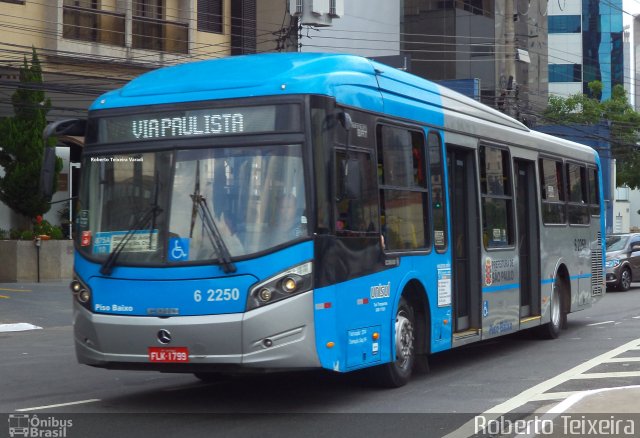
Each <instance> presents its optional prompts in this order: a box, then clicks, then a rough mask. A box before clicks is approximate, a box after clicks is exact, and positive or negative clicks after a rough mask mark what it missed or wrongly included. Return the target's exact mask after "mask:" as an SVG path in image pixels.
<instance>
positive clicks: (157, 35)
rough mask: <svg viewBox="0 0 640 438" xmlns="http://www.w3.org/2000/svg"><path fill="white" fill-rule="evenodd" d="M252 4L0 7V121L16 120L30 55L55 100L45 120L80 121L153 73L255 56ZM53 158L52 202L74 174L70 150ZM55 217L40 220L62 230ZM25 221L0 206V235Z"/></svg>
mask: <svg viewBox="0 0 640 438" xmlns="http://www.w3.org/2000/svg"><path fill="white" fill-rule="evenodd" d="M255 3H256V0H251V1H249V0H100V1H98V0H48V1H33V0H0V61H2V62H0V96H1V97H0V117H8V116H12V115H13V108H12V105H11V95H12V94H13V93H14V91H15V89H16V87H17V86H18V84H19V77H18V71H19V68H20V67H21V66H22V65H23V63H24V60H25V58H26V59H27V60H28V59H30V58H31V51H32V48H35V49H36V51H37V54H38V57H39V60H40V62H41V65H42V69H43V79H44V89H45V92H46V95H47V97H48V98H50V99H51V101H52V108H51V111H50V112H49V114H48V118H49V121H55V120H61V119H65V118H73V117H83V116H85V115H86V111H87V108H88V107H89V105H90V103H91V102H92V101H93V100H94V99H95V98H96V97H98V96H99V95H101V94H102V93H104V92H105V91H108V90H111V89H114V88H117V87H119V86H121V85H123V84H124V83H125V82H127V81H128V80H130V79H132V78H133V77H135V76H137V75H139V74H141V73H143V72H145V71H148V70H150V69H153V68H157V67H160V66H165V65H172V64H177V63H180V62H185V61H187V60H197V59H206V58H212V57H224V56H228V55H230V54H237V53H245V52H253V51H255V30H256V28H255ZM232 16H233V17H234V18H235V20H232ZM245 16H248V17H253V21H251V18H248V19H247V20H249V21H248V22H250V23H251V26H250V27H249V29H248V31H246V32H245V31H242V32H236V33H234V32H233V31H232V29H234V26H238V25H239V24H243V23H245V22H247V21H246V20H245V18H244V17H245ZM67 146H68V145H67ZM0 147H2V144H1V139H0ZM58 155H59V156H61V157H62V158H63V160H64V163H65V167H64V169H63V171H62V176H61V179H60V182H61V183H62V184H61V187H62V188H64V190H61V191H60V192H58V193H56V194H55V195H54V198H53V200H54V201H59V200H63V199H66V198H69V197H71V195H73V194H74V193H73V188H74V186H75V184H74V182H73V174H74V173H76V174H77V173H78V170H77V167H76V166H74V161H77V158H78V157H76V156H75V155H77V154H74V153H73V147H71V148H70V147H64V146H63V147H61V148H60V149H59V151H58ZM74 169H75V170H74ZM2 172H3V170H2V169H0V175H2ZM76 181H77V178H76ZM60 210H64V203H60V204H54V205H53V206H52V208H51V210H50V212H49V213H47V215H46V216H45V218H46V219H47V220H49V221H50V222H51V223H54V224H57V223H60V222H61V220H62V219H64V218H63V217H62V216H63V214H62V213H59V212H60ZM25 220H28V219H26V218H21V217H19V216H18V215H16V214H15V213H14V212H12V211H11V210H10V209H9V208H8V207H6V206H5V205H3V204H1V203H0V229H3V230H9V229H11V228H18V227H23V226H25Z"/></svg>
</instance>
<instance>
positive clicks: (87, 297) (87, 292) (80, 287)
mask: <svg viewBox="0 0 640 438" xmlns="http://www.w3.org/2000/svg"><path fill="white" fill-rule="evenodd" d="M69 288H71V293H72V294H73V296H74V298H75V299H76V301H77V302H78V303H79V304H80V305H81V306H82V307H84V308H85V309H87V310H91V307H92V306H91V289H90V288H89V286H87V285H86V284H84V283H83V282H82V281H80V280H79V279H78V277H77V276H75V275H74V279H73V281H72V282H71V284H70V285H69Z"/></svg>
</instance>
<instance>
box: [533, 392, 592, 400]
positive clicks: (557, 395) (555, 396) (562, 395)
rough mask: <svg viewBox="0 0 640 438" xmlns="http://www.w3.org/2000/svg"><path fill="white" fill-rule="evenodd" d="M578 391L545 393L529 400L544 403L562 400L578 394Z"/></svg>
mask: <svg viewBox="0 0 640 438" xmlns="http://www.w3.org/2000/svg"><path fill="white" fill-rule="evenodd" d="M579 393H580V391H566V392H545V393H544V394H540V395H538V396H536V397H534V398H532V399H531V401H545V400H564V399H566V398H568V397H570V396H572V395H574V394H579Z"/></svg>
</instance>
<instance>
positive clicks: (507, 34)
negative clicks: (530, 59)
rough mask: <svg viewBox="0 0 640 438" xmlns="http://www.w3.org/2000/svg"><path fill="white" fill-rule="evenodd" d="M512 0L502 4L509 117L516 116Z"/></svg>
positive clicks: (514, 34)
mask: <svg viewBox="0 0 640 438" xmlns="http://www.w3.org/2000/svg"><path fill="white" fill-rule="evenodd" d="M513 2H514V0H505V5H504V20H505V21H504V63H505V76H506V77H507V86H506V87H507V89H506V92H505V94H506V99H505V100H506V102H505V112H506V113H507V114H508V115H510V116H511V117H515V116H516V113H517V111H516V105H517V102H515V88H516V48H515V38H516V32H515V22H514V8H513Z"/></svg>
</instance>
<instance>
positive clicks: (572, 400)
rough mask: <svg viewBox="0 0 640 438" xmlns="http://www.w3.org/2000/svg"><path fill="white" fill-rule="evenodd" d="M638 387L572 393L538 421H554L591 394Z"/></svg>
mask: <svg viewBox="0 0 640 438" xmlns="http://www.w3.org/2000/svg"><path fill="white" fill-rule="evenodd" d="M637 388H640V386H638V385H633V386H619V387H614V388H600V389H591V390H587V391H578V392H577V393H576V394H573V395H571V396H570V397H569V398H567V399H566V400H563V401H562V402H561V403H558V404H557V405H555V406H554V407H552V408H551V409H549V411H547V412H546V413H545V414H544V415H543V416H542V417H541V418H538V419H537V420H536V421H537V422H539V423H541V422H543V421H553V420H555V419H556V418H558V417H559V416H560V415H562V414H564V413H565V412H567V411H568V410H569V409H571V407H572V406H574V405H575V404H577V403H578V402H580V401H581V400H582V399H584V398H585V397H588V396H590V395H594V394H600V393H602V392H607V391H614V390H624V389H637ZM583 418H584V417H583ZM537 436H539V434H535V433H534V432H531V433H521V434H518V435H516V437H517V438H534V437H537Z"/></svg>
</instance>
